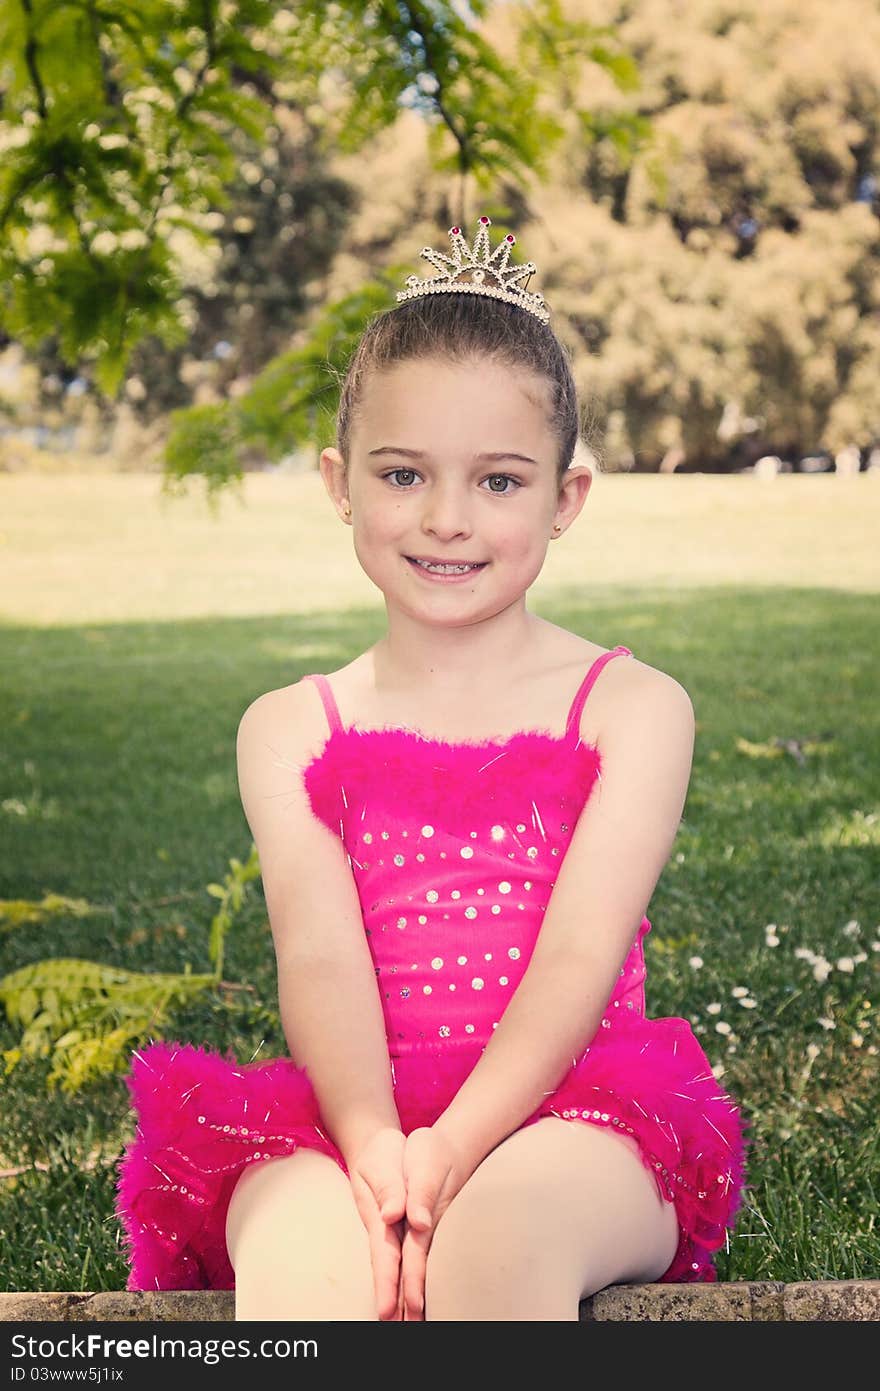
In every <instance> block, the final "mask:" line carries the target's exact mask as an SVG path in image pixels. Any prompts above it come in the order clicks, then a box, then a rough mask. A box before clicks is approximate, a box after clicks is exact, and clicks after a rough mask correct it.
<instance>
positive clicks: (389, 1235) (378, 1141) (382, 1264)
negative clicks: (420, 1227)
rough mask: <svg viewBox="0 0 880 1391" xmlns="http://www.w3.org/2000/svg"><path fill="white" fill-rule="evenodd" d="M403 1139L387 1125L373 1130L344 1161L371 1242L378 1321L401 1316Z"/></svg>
mask: <svg viewBox="0 0 880 1391" xmlns="http://www.w3.org/2000/svg"><path fill="white" fill-rule="evenodd" d="M405 1143H406V1136H405V1135H404V1134H403V1132H402V1131H400V1130H395V1129H394V1128H393V1127H391V1126H388V1127H385V1128H383V1129H382V1130H377V1131H376V1132H375V1134H374V1135H372V1136H371V1137H370V1139H369V1140H368V1141H367V1143H366V1144H365V1145H363V1146H362V1148H361V1149H360V1150H358V1152H357V1154H356V1155H355V1156H354V1158H353V1160H352V1161H351V1163H349V1162H348V1160H346V1165H347V1167H348V1174H349V1178H350V1180H351V1188H352V1193H353V1194H354V1200H355V1203H356V1204H357V1209H358V1212H359V1213H360V1216H361V1220H362V1222H363V1224H364V1226H365V1227H366V1229H367V1236H368V1237H369V1239H370V1260H371V1262H372V1266H373V1284H374V1288H375V1291H376V1309H377V1312H378V1315H379V1318H380V1319H385V1320H395V1319H400V1318H402V1312H401V1293H400V1265H401V1245H402V1241H403V1236H404V1228H405V1225H406V1224H405V1222H404V1221H403V1216H404V1213H405V1211H406V1188H405V1184H404V1177H403V1156H404V1146H405Z"/></svg>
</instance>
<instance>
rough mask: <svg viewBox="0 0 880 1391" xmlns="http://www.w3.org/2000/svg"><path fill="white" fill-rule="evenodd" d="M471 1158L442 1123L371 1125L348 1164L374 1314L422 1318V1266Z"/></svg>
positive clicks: (386, 1317)
mask: <svg viewBox="0 0 880 1391" xmlns="http://www.w3.org/2000/svg"><path fill="white" fill-rule="evenodd" d="M475 1168H476V1164H475V1163H472V1162H470V1161H469V1160H468V1159H467V1157H466V1156H465V1154H464V1153H463V1151H462V1149H461V1147H459V1146H458V1145H456V1143H455V1142H454V1140H453V1138H452V1137H451V1136H450V1135H449V1134H448V1133H447V1132H446V1131H444V1130H443V1129H442V1126H441V1125H437V1124H435V1125H432V1126H422V1127H420V1128H419V1129H417V1130H413V1131H411V1132H410V1134H409V1135H404V1134H403V1132H402V1131H400V1130H395V1129H394V1128H393V1127H390V1126H389V1127H385V1128H383V1129H381V1130H378V1131H376V1133H375V1134H374V1135H372V1136H371V1138H370V1139H369V1140H368V1141H367V1143H366V1144H365V1145H364V1146H363V1147H362V1148H361V1149H360V1150H359V1151H358V1153H357V1155H356V1156H355V1158H354V1159H353V1160H352V1162H351V1163H350V1164H349V1165H348V1170H349V1177H350V1179H351V1186H352V1192H353V1194H354V1199H355V1202H356V1204H357V1208H358V1212H359V1213H360V1216H361V1220H362V1221H363V1223H364V1226H365V1227H366V1229H367V1235H368V1237H369V1240H370V1258H371V1261H372V1266H373V1283H374V1287H375V1291H376V1307H377V1311H378V1316H379V1318H380V1319H383V1320H400V1321H403V1322H412V1321H416V1320H420V1319H423V1318H424V1314H425V1271H426V1268H427V1263H428V1251H429V1250H430V1246H431V1241H432V1239H433V1236H434V1232H435V1230H436V1227H437V1223H438V1222H439V1220H440V1218H441V1217H442V1216H443V1213H444V1212H445V1211H446V1209H447V1208H448V1206H449V1204H450V1203H451V1202H452V1199H453V1198H454V1197H455V1195H456V1193H458V1191H459V1189H461V1188H462V1187H463V1186H464V1184H465V1183H466V1182H467V1180H468V1179H469V1178H470V1175H471V1173H472V1172H473V1170H474V1169H475Z"/></svg>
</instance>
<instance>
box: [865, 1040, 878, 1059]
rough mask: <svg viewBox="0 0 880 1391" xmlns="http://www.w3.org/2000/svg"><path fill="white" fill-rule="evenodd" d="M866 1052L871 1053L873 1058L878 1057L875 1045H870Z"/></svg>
mask: <svg viewBox="0 0 880 1391" xmlns="http://www.w3.org/2000/svg"><path fill="white" fill-rule="evenodd" d="M865 1052H866V1053H870V1054H871V1057H872V1058H876V1056H877V1049H876V1048H875V1046H874V1044H873V1043H869V1044H868V1046H867V1048H866V1049H865Z"/></svg>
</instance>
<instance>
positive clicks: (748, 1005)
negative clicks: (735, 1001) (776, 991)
mask: <svg viewBox="0 0 880 1391" xmlns="http://www.w3.org/2000/svg"><path fill="white" fill-rule="evenodd" d="M757 1003H758V1001H757V1000H753V999H752V997H751V995H745V996H743V998H742V999H741V1000H740V1004H741V1005H742V1007H743V1009H754V1008H755V1006H756V1005H757Z"/></svg>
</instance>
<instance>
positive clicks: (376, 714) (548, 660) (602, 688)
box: [262, 620, 688, 758]
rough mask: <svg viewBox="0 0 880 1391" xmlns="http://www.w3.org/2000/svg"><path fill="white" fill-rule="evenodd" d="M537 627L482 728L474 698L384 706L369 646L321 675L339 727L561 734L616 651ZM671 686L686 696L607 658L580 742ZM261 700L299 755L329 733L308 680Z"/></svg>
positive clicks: (648, 672)
mask: <svg viewBox="0 0 880 1391" xmlns="http://www.w3.org/2000/svg"><path fill="white" fill-rule="evenodd" d="M541 625H542V626H541V637H542V639H543V641H542V643H541V646H540V649H537V648H536V654H535V661H534V664H533V665H534V669H533V670H531V669H530V670H529V671H528V672H527V674H526V675H525V676H524V677H522V678H521V679H520V680H519V681H518V682H517V683H516V684H512V683H507V682H503V683H499V690H498V694H497V699H496V700H493V701H492V702H491V705H490V706H487V707H486V708H487V709H489V710H491V711H494V717H493V715H492V714H491V713H490V714H489V715H488V717H487V718H485V719H483V720H481V725H480V728H476V727H475V725H474V709H473V702H472V701H470V702H469V703H468V708H467V709H462V710H461V711H458V712H456V711H454V710H450V709H449V708H448V707H444V708H443V709H442V710H441V709H439V708H432V702H431V700H430V698H428V699H426V701H425V702H424V704H423V705H422V707H421V708H420V709H416V708H412V709H410V708H407V709H405V710H404V709H401V708H396V709H394V710H391V709H385V708H384V706H383V705H382V703H381V702H380V701H378V700H377V698H376V695H375V691H374V689H373V687H374V678H373V663H372V652H371V651H369V650H368V651H366V652H364V653H361V654H360V655H359V656H358V657H356V658H354V660H353V661H351V662H348V663H346V664H345V665H343V666H341V667H339V668H338V669H337V670H335V671H328V672H326V673H324V674H325V676H326V679H327V681H328V683H329V685H330V687H331V690H332V693H333V698H334V701H335V703H336V705H337V708H338V709H339V712H340V719H341V723H342V724H343V726H344V727H348V726H349V725H355V726H357V727H359V728H362V729H371V728H378V727H382V726H391V727H394V726H397V725H404V726H406V727H410V728H414V729H418V730H419V731H420V732H421V733H423V734H425V735H427V736H428V737H431V736H434V737H437V738H441V739H443V738H449V739H453V740H455V739H458V738H461V737H466V738H474V739H481V738H504V737H508V736H509V735H511V734H513V733H515V732H519V731H522V730H529V729H543V730H558V732H561V731H562V729H563V727H564V725H565V720H566V713H567V711H568V710H569V709H570V707H571V705H572V704H573V700H574V697H575V696H576V694H577V692H578V691H579V689H580V687H581V685H582V683H583V682H584V681H585V679H586V678H587V676H588V675H589V673H590V672H591V671H592V670H593V668H594V666H595V664H596V663H597V661H598V660H599V659H600V658H602V657H604V656H606V654H608V653H609V652H610V651H612V650H613V649H611V648H608V647H603V646H602V645H601V644H600V643H596V642H592V641H590V640H589V639H587V638H582V637H580V636H579V635H578V634H576V633H572V632H570V631H569V630H568V629H565V628H560V627H558V626H557V625H556V624H553V623H550V622H549V621H547V620H541ZM624 645H625V644H624ZM669 687H678V688H679V691H680V693H681V698H682V699H684V700H685V701H686V700H687V699H688V696H687V692H686V691H684V689H683V687H681V686H680V685H679V683H678V682H677V681H676V680H675V678H674V677H672V676H670V675H668V674H667V673H666V672H664V671H662V670H661V669H660V668H658V667H653V666H651V665H649V664H648V663H646V662H643V661H641V660H640V659H639V658H638V657H637V656H635V654H633V653H630V655H628V656H623V655H621V656H619V657H614V658H613V659H612V660H610V661H607V662H605V663H604V664H603V666H602V667H601V670H599V672H598V673H597V675H596V677H595V680H594V681H593V683H592V685H591V688H590V690H589V694H588V699H587V700H586V702H585V704H584V707H583V710H582V712H581V719H580V737H581V739H582V740H583V741H584V742H585V743H593V742H595V741H596V740H597V739H601V736H602V733H603V731H605V730H607V729H608V728H609V727H610V725H611V722H612V721H614V720H615V718H616V717H619V716H620V713H621V712H622V711H625V710H626V708H627V707H628V705H629V697H630V694H632V696H633V698H635V699H640V700H644V701H650V700H651V698H652V694H653V693H658V694H660V695H662V694H664V693H665V691H666V689H667V688H669ZM262 699H264V700H265V701H266V702H267V704H268V705H269V706H270V708H271V709H272V710H274V711H276V712H278V714H279V716H280V718H281V719H282V720H294V719H295V720H296V722H297V724H298V725H299V727H300V730H301V733H302V736H303V739H304V741H305V745H304V755H303V756H304V758H307V757H308V756H310V754H311V753H313V752H316V751H317V749H318V748H320V746H321V744H322V743H323V741H324V739H326V736H327V717H326V714H325V711H324V708H323V701H322V699H321V696H320V693H319V691H318V689H317V686H316V685H315V683H314V682H313V681H309V680H306V679H305V678H304V677H303V678H300V680H299V681H297V682H295V683H293V684H291V685H290V686H285V687H281V688H279V689H278V690H276V691H271V692H268V693H267V695H266V696H265V697H263V698H262ZM433 704H434V705H436V702H434V703H433ZM484 725H485V727H483V726H484ZM490 725H491V728H490V727H489V726H490Z"/></svg>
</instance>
